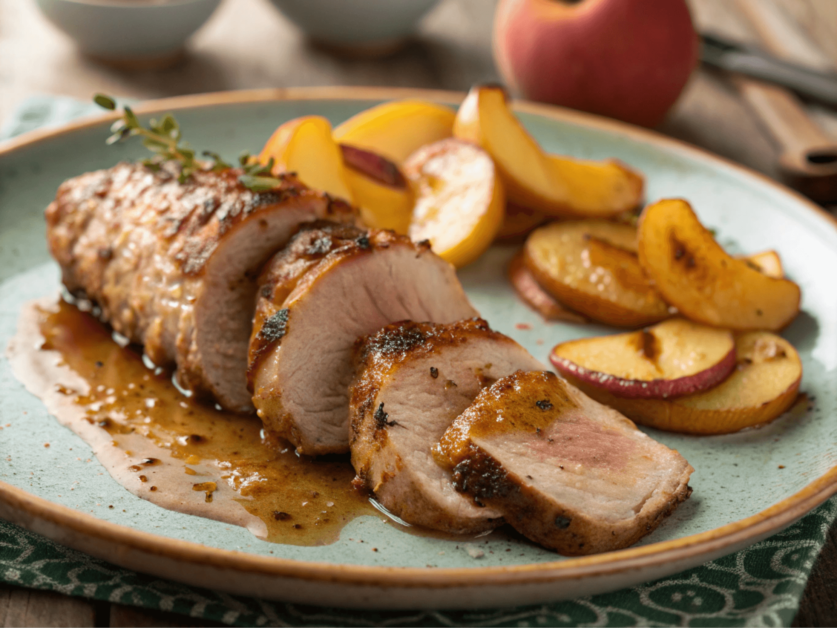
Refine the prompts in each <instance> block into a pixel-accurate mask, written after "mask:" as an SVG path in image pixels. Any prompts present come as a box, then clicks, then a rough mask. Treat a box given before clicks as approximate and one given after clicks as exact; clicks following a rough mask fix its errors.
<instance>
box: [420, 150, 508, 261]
mask: <svg viewBox="0 0 837 628" xmlns="http://www.w3.org/2000/svg"><path fill="white" fill-rule="evenodd" d="M404 172H405V174H406V175H407V178H408V179H409V180H410V182H411V183H412V186H413V190H414V191H415V194H416V201H415V205H414V207H413V215H412V221H411V224H410V230H409V236H410V238H412V239H413V240H414V241H417V242H418V241H421V240H429V241H430V245H431V247H432V248H433V251H435V252H436V253H437V254H438V255H439V256H441V257H442V258H444V259H446V260H447V261H449V262H450V263H451V264H453V265H454V266H457V267H461V266H465V265H466V264H469V263H471V262H473V261H474V260H475V259H477V258H478V257H479V256H480V255H482V254H483V252H485V250H486V249H487V248H488V247H489V246H490V245H491V242H492V241H493V240H494V237H495V236H496V235H497V231H498V230H499V229H500V224H501V222H502V221H503V209H504V207H505V205H506V198H505V192H504V190H503V184H502V183H501V181H500V177H499V176H498V174H497V171H496V169H495V167H494V162H493V161H492V160H491V157H489V156H488V154H487V153H486V152H485V151H484V150H482V149H481V148H479V147H478V146H475V145H474V144H470V143H468V142H463V141H461V140H457V139H453V138H450V139H446V140H441V141H439V142H436V143H434V144H429V145H427V146H424V147H422V148H420V149H419V150H418V151H416V152H415V153H413V155H411V156H410V158H409V159H408V160H407V161H406V162H405V164H404Z"/></svg>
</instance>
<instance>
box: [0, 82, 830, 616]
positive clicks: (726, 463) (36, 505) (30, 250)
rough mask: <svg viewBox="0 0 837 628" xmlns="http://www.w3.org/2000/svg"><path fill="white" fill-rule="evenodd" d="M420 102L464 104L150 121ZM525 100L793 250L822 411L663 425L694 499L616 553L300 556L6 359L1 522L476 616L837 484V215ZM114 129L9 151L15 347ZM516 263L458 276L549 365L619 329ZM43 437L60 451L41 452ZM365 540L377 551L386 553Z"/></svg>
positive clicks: (672, 147) (296, 97) (637, 574)
mask: <svg viewBox="0 0 837 628" xmlns="http://www.w3.org/2000/svg"><path fill="white" fill-rule="evenodd" d="M406 97H410V98H426V99H432V100H437V101H440V102H447V103H450V104H455V103H457V102H458V101H459V100H460V99H461V98H462V95H461V94H453V93H444V92H419V91H405V90H385V89H365V88H362V89H351V88H329V89H304V90H287V91H277V90H269V91H254V92H237V93H225V94H210V95H202V96H190V97H185V98H177V99H172V100H164V101H157V102H151V103H148V104H146V105H145V106H143V107H138V111H139V112H143V113H152V112H160V111H166V110H173V111H176V112H177V117H178V119H179V120H180V121H181V124H182V127H183V129H184V133H185V135H186V137H188V138H189V139H190V141H191V142H192V143H193V144H194V145H195V146H198V147H204V146H206V147H212V148H213V149H215V150H218V151H220V152H221V153H222V154H224V155H225V156H228V157H230V158H232V157H234V156H235V155H237V154H238V152H239V151H240V150H241V149H243V148H247V149H257V148H259V147H260V146H261V145H262V143H263V142H264V139H265V138H266V137H267V136H268V135H269V134H270V133H271V132H272V131H273V129H275V128H276V126H277V125H278V124H280V123H281V122H284V121H285V120H288V119H290V118H293V117H296V116H299V115H303V114H320V115H324V116H326V117H328V118H329V119H330V120H331V121H332V122H333V123H338V122H340V121H342V120H344V119H346V118H347V117H349V116H350V115H352V114H354V113H356V112H358V111H360V110H362V109H365V108H367V107H369V106H371V105H374V104H376V103H377V102H380V101H383V100H389V99H396V98H406ZM517 109H518V111H519V112H520V117H521V119H522V121H523V122H524V124H525V125H526V126H527V128H528V129H529V130H530V131H531V132H532V133H533V134H534V135H535V137H537V139H538V140H539V141H540V142H541V144H542V145H543V146H544V147H545V148H546V149H548V150H550V151H554V152H560V153H566V154H570V155H574V156H578V157H585V158H604V157H618V158H619V159H622V160H624V161H625V162H627V163H629V164H631V165H632V166H634V167H636V168H638V169H639V170H641V171H642V172H644V173H645V175H646V177H647V182H648V185H647V200H648V201H655V200H657V199H659V198H661V197H667V196H679V197H685V198H687V199H689V200H690V201H691V202H692V204H693V205H694V207H695V208H696V210H697V212H698V214H699V215H700V217H701V219H702V220H703V221H704V223H705V224H707V225H709V226H711V227H713V228H716V229H717V230H718V232H719V234H720V235H719V239H720V240H721V242H722V243H724V244H725V245H726V246H728V247H729V248H730V249H732V250H733V251H742V252H743V251H751V252H754V251H759V250H763V249H768V248H774V249H776V250H778V251H779V252H780V254H781V256H782V260H783V262H784V263H785V267H786V269H787V272H788V275H789V276H791V277H792V278H793V279H794V280H796V281H797V282H799V283H800V285H801V286H802V291H803V295H804V296H803V302H802V306H803V308H802V309H803V312H802V314H801V315H800V316H799V317H798V318H797V319H796V320H795V321H794V322H793V324H792V325H791V326H790V327H789V328H788V329H786V330H785V332H784V335H785V337H786V338H788V339H789V340H790V341H791V342H793V344H794V345H795V346H796V347H797V348H798V349H799V352H800V354H801V356H802V360H803V363H804V368H805V375H804V380H803V384H802V390H803V391H805V392H807V393H808V394H809V395H810V396H811V397H812V398H815V403H814V409H813V410H811V411H808V412H806V411H804V410H802V411H794V412H790V413H788V414H787V415H785V416H784V417H782V418H780V419H779V420H777V421H775V422H774V423H772V424H771V425H769V426H767V427H764V428H761V429H758V430H751V431H746V432H743V433H739V434H734V435H730V436H720V437H709V438H697V437H685V436H677V435H673V434H666V433H663V432H653V433H652V436H653V437H654V438H656V439H658V440H660V441H662V442H663V443H665V444H667V445H668V446H670V447H674V448H676V449H678V450H680V451H681V452H682V453H683V454H684V455H685V457H686V458H687V459H688V460H689V462H691V463H692V465H693V466H694V467H695V469H696V472H695V474H694V476H693V479H692V486H693V487H694V495H693V496H692V498H691V499H690V500H688V501H687V502H686V503H685V504H684V505H682V506H681V507H680V508H679V509H678V510H677V511H676V512H675V513H674V515H673V516H672V517H671V518H669V519H668V520H667V521H666V522H665V523H664V524H663V525H662V526H661V527H660V528H659V529H658V530H656V531H655V532H654V533H653V534H652V535H650V536H649V537H647V538H646V539H644V540H643V541H642V542H641V543H640V544H639V545H638V546H635V547H633V548H630V549H627V550H623V551H620V552H612V553H609V554H602V555H598V556H591V557H583V558H572V559H564V558H561V557H559V556H556V555H555V554H553V553H551V552H548V551H545V550H542V549H539V548H537V547H534V546H532V545H530V544H526V543H523V542H520V541H515V540H503V539H499V540H492V541H489V542H488V543H487V544H486V543H481V544H480V548H481V549H483V550H484V551H485V555H484V556H483V557H481V558H474V557H472V554H475V552H472V553H471V554H469V553H468V552H467V551H465V550H463V549H462V548H461V547H460V548H459V549H457V544H456V543H453V542H450V541H444V540H439V539H434V538H427V537H421V536H414V535H409V534H405V533H403V532H399V531H397V530H396V529H394V528H392V527H391V526H386V525H383V524H382V523H381V521H380V520H379V518H375V517H363V518H359V519H355V520H354V521H352V522H351V523H350V524H349V525H348V527H347V528H346V529H344V531H343V534H342V536H341V540H340V541H338V542H337V543H335V544H333V545H327V546H322V547H296V546H286V545H276V544H270V543H266V542H262V541H259V540H258V539H256V538H255V537H253V536H252V535H251V534H250V533H249V532H247V531H246V530H244V529H239V528H236V527H233V526H227V525H224V524H221V523H217V522H215V521H210V520H206V519H201V518H196V517H190V516H188V515H183V514H180V513H177V512H170V511H167V510H163V509H160V508H158V507H156V506H154V505H152V504H150V503H148V502H145V501H143V500H141V499H138V498H136V497H134V496H133V495H131V494H130V493H128V492H127V491H126V490H124V489H123V488H122V487H121V486H120V485H119V484H117V483H116V482H115V481H114V480H113V479H111V477H110V476H109V475H108V474H107V473H106V472H105V471H104V469H103V467H102V466H101V465H100V464H99V463H98V462H97V461H96V460H95V458H92V460H90V461H87V458H88V455H80V454H79V452H85V451H89V449H88V448H87V446H86V445H85V444H84V443H83V442H82V441H81V440H80V439H79V438H78V437H76V436H75V434H73V433H71V432H70V431H69V430H67V429H65V428H63V427H61V426H60V425H59V424H58V423H57V422H56V421H55V419H53V418H52V417H51V416H49V414H48V413H47V412H46V410H45V409H44V407H43V405H42V404H41V402H40V401H39V400H38V399H36V398H34V397H33V396H31V395H30V394H29V393H27V392H26V391H25V390H24V389H23V386H22V385H21V384H19V383H18V382H17V381H16V380H15V379H14V378H13V377H12V374H11V372H10V368H9V364H8V362H7V361H6V360H5V358H0V391H2V405H0V425H3V426H6V425H8V427H4V429H3V430H2V431H0V458H1V459H2V460H3V462H2V465H0V516H2V517H4V518H7V519H9V520H12V521H14V522H16V523H19V524H21V525H23V526H25V527H27V528H30V529H32V530H34V531H36V532H39V533H41V534H44V535H46V536H49V537H51V538H53V539H55V540H57V541H59V542H61V543H64V544H67V545H71V546H73V547H76V548H79V549H81V550H83V551H87V552H89V553H91V554H94V555H96V556H100V557H102V558H105V559H107V560H110V561H112V562H115V563H117V564H119V565H122V566H125V567H128V568H132V569H136V570H139V571H145V572H149V573H153V574H157V575H160V576H164V577H168V578H174V579H177V580H181V581H184V582H188V583H191V584H195V585H201V586H206V587H211V588H216V589H221V590H225V591H229V592H233V593H238V594H244V595H255V596H262V597H266V598H274V599H283V600H292V601H295V602H301V603H302V602H304V603H312V604H318V603H319V604H329V605H336V606H348V607H363V608H410V607H414V608H417V607H435V608H467V607H470V608H473V607H489V606H502V605H512V604H515V605H516V604H524V603H534V602H542V601H548V600H556V599H561V598H569V597H575V596H579V595H588V594H593V593H600V592H604V591H607V590H611V589H616V588H620V587H625V586H629V585H633V584H637V583H639V582H642V581H646V580H650V579H653V578H657V577H661V576H665V575H668V574H672V573H675V572H677V571H680V570H682V569H685V568H688V567H691V566H694V565H697V564H700V563H702V562H704V561H706V560H709V559H711V558H715V557H718V556H720V555H723V554H726V553H729V552H732V551H734V550H737V549H740V548H742V547H745V546H747V545H749V544H751V543H754V542H755V541H757V540H759V539H761V538H764V537H766V536H768V535H770V534H772V533H774V532H776V531H778V530H780V529H782V528H783V527H785V526H787V525H788V524H790V523H791V522H793V521H794V520H796V519H797V518H799V517H800V516H802V515H803V514H805V513H806V512H807V511H809V510H810V509H811V508H813V507H814V506H816V505H817V504H819V503H821V502H823V501H824V500H825V499H826V498H827V497H828V496H830V495H831V494H833V493H834V492H836V491H837V470H836V469H835V466H834V465H835V464H837V462H836V461H835V459H836V458H837V397H836V396H835V395H837V281H835V279H834V276H835V269H837V223H835V221H834V219H833V218H831V217H829V216H828V215H827V214H825V213H824V212H822V211H821V210H820V209H818V208H817V207H816V206H814V205H812V204H811V203H809V202H807V201H806V200H804V199H803V198H801V197H800V196H798V195H796V194H794V193H793V192H790V191H789V190H787V189H785V188H783V187H781V186H779V185H777V184H775V183H773V182H772V181H769V180H767V179H765V178H763V177H761V176H759V175H757V174H755V173H753V172H750V171H747V170H745V169H743V168H740V167H738V166H735V165H733V164H731V163H728V162H725V161H723V160H721V159H719V158H717V157H714V156H712V155H709V154H707V153H704V152H702V151H700V150H697V149H695V148H691V147H689V146H686V145H684V144H681V143H679V142H676V141H673V140H671V139H667V138H664V137H662V136H660V135H657V134H655V133H652V132H649V131H646V130H641V129H637V128H633V127H630V126H627V125H623V124H620V123H616V122H611V121H606V120H602V119H599V118H596V117H592V116H587V115H583V114H579V113H574V112H569V111H564V110H561V109H557V108H552V107H546V106H540V105H533V104H526V103H520V104H519V105H518V107H517ZM110 119H111V118H108V117H98V118H95V119H88V120H84V121H81V122H78V123H74V124H71V125H68V126H66V127H63V128H60V129H57V130H53V131H38V132H34V133H30V134H29V135H26V136H23V137H20V138H19V139H16V140H14V141H13V142H11V143H7V144H5V145H3V146H0V346H2V347H5V346H6V344H7V342H8V339H9V338H10V336H11V335H12V334H13V333H14V329H15V326H16V322H17V317H18V312H19V310H20V307H21V305H22V304H23V303H24V302H25V301H27V300H30V299H33V298H36V297H41V296H44V295H49V294H54V293H56V291H57V290H58V285H59V274H58V269H57V267H56V265H55V264H54V263H53V262H52V261H51V260H50V258H49V256H48V254H47V249H46V243H45V241H44V221H43V209H44V207H45V206H46V205H47V203H48V202H49V201H50V200H51V199H52V196H53V194H54V193H55V189H56V187H57V186H58V185H59V183H61V181H63V180H64V179H66V178H68V177H71V176H74V175H77V174H80V173H82V172H86V171H89V170H94V169H97V168H106V167H109V166H111V165H113V164H114V163H115V162H116V161H117V160H119V159H131V158H135V157H138V156H139V155H141V154H142V150H143V149H142V148H140V147H138V146H137V145H136V144H133V143H132V144H128V145H120V146H116V147H107V146H105V144H104V138H105V137H106V134H107V131H106V128H107V124H108V121H109V120H110ZM512 253H513V249H511V248H496V249H493V250H491V251H490V252H489V253H488V254H486V255H485V256H484V257H483V258H482V259H480V260H479V261H478V262H477V263H475V264H473V265H472V266H470V267H468V268H466V269H465V270H463V271H462V272H461V278H462V281H463V282H464V284H465V286H466V289H467V291H468V294H469V295H470V297H471V298H472V300H473V302H474V304H475V305H476V307H477V308H478V309H479V310H480V311H481V312H482V313H483V316H485V318H487V319H488V320H489V321H490V322H491V324H492V326H494V327H495V328H496V329H499V330H500V331H503V332H505V333H507V334H509V335H510V336H512V337H513V338H515V339H516V340H518V341H519V342H521V343H522V344H523V345H524V346H526V347H527V348H528V349H529V350H530V351H532V352H533V353H534V354H535V355H536V356H538V357H540V358H541V359H544V360H545V359H546V356H547V353H548V351H549V348H550V347H551V346H552V345H554V344H555V343H557V342H559V341H564V340H569V339H571V338H578V337H581V336H585V335H591V334H600V333H605V332H607V330H606V329H605V328H600V327H595V326H577V325H569V324H544V323H543V322H542V321H541V320H540V318H539V316H538V315H536V314H534V313H533V312H531V311H530V310H528V309H527V308H526V307H525V306H523V305H522V304H521V303H520V302H519V301H518V300H517V299H516V298H515V297H514V296H513V295H512V292H511V289H510V287H509V286H508V284H507V282H506V279H505V272H504V269H505V264H506V263H507V261H508V260H509V258H510V256H511V254H512ZM520 323H528V324H529V325H531V329H524V327H526V325H520ZM47 439H48V440H49V442H50V443H51V447H49V448H44V446H43V443H44V442H45V440H47ZM71 448H72V451H70V449H71ZM783 467H784V468H783ZM71 485H72V486H73V487H74V489H75V490H73V491H72V492H71V491H70V490H69V489H70V487H71ZM109 505H113V506H114V508H112V509H111V508H108V506H109ZM123 509H124V510H123ZM350 538H351V539H354V540H351V541H350V540H349V539H350ZM360 539H363V540H366V541H371V540H374V545H375V546H376V547H377V548H378V551H377V552H372V551H370V549H371V546H370V544H369V543H358V542H357V541H358V540H360ZM507 549H509V550H510V551H506V550H507Z"/></svg>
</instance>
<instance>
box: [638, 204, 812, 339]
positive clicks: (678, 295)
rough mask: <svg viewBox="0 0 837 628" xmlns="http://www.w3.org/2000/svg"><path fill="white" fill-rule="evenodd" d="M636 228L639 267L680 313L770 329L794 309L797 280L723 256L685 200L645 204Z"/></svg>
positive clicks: (713, 322)
mask: <svg viewBox="0 0 837 628" xmlns="http://www.w3.org/2000/svg"><path fill="white" fill-rule="evenodd" d="M637 231H638V242H639V262H640V264H641V265H642V268H643V270H645V272H646V274H647V275H648V277H649V278H650V279H651V280H653V282H654V285H655V287H656V288H657V290H659V292H660V294H662V295H663V298H665V300H666V301H668V302H669V303H670V304H671V305H673V306H674V307H676V308H677V309H678V310H679V311H680V312H681V313H682V315H683V316H685V317H687V318H690V319H692V320H694V321H698V322H701V323H705V324H707V325H715V326H717V327H725V328H728V329H734V330H738V331H745V330H758V329H765V330H770V331H776V330H778V329H782V328H783V327H785V326H786V325H787V324H788V323H790V322H791V321H792V320H793V319H794V318H795V317H796V315H797V314H798V313H799V303H800V299H801V291H800V289H799V286H798V285H797V284H795V283H794V282H792V281H789V280H788V279H783V278H776V277H770V276H768V275H766V274H764V273H762V272H761V271H759V270H757V269H755V268H753V267H752V266H751V265H750V263H748V262H747V260H744V259H736V258H734V257H732V256H730V255H728V254H727V253H726V251H724V249H723V248H721V246H720V245H719V244H718V243H717V242H716V241H715V238H714V237H713V235H712V233H711V232H710V231H709V230H708V229H706V228H705V227H704V226H703V225H702V224H701V223H700V220H698V217H697V216H696V215H695V212H694V211H693V210H692V208H691V207H690V206H689V204H688V203H687V202H686V201H684V200H682V199H667V200H662V201H659V202H658V203H654V204H653V205H649V206H648V207H646V208H645V209H644V210H643V212H642V214H641V216H640V218H639V226H638V229H637Z"/></svg>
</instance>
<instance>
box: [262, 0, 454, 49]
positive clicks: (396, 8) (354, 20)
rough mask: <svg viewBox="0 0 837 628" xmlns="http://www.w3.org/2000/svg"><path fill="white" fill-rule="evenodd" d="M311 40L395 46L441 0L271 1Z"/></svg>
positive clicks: (340, 44)
mask: <svg viewBox="0 0 837 628" xmlns="http://www.w3.org/2000/svg"><path fill="white" fill-rule="evenodd" d="M271 2H272V3H273V4H274V6H275V7H276V8H277V9H279V11H281V12H282V14H283V15H284V16H285V17H287V18H288V19H289V20H290V21H291V22H293V23H294V24H296V25H297V26H298V27H299V28H300V29H301V30H302V31H303V32H305V34H306V35H308V36H309V37H310V38H311V39H312V40H314V41H316V42H318V43H321V44H326V45H331V46H337V47H340V48H347V49H352V48H354V49H368V50H370V51H373V50H374V49H376V48H380V49H383V48H387V47H390V46H396V45H397V44H399V43H400V42H402V41H404V39H406V38H407V37H409V36H410V35H412V34H413V32H415V30H416V27H417V26H418V22H419V20H421V18H422V17H424V15H425V14H426V13H427V12H428V11H430V9H431V8H433V6H434V5H435V4H436V3H437V2H438V0H271Z"/></svg>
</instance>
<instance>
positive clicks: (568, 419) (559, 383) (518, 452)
mask: <svg viewBox="0 0 837 628" xmlns="http://www.w3.org/2000/svg"><path fill="white" fill-rule="evenodd" d="M434 453H435V454H436V459H437V460H438V461H440V463H442V464H444V465H445V466H446V467H447V468H448V469H450V470H451V471H452V473H453V478H454V485H455V486H456V489H457V490H459V491H462V492H465V493H467V494H469V495H471V496H473V497H475V498H476V499H478V500H480V501H481V502H483V503H485V504H486V505H487V506H489V507H492V508H496V509H497V510H498V511H500V512H501V513H502V514H503V516H504V517H505V519H506V521H507V522H508V523H510V524H511V525H512V526H514V527H515V528H516V529H517V530H518V531H519V532H520V533H522V534H524V535H526V536H527V537H529V538H530V539H532V540H533V541H535V542H537V543H540V544H541V545H544V546H546V547H549V548H551V549H554V550H556V551H558V552H560V553H561V554H568V555H579V554H592V553H596V552H605V551H610V550H616V549H621V548H623V547H627V546H628V545H631V544H633V543H636V542H637V541H638V540H639V539H640V538H642V537H643V536H645V535H646V534H648V533H649V532H651V531H652V530H654V528H656V527H657V526H658V525H659V524H660V522H661V521H662V520H663V519H664V518H665V517H666V516H668V515H669V514H671V512H672V511H673V510H674V509H675V508H676V507H677V505H678V504H679V503H680V502H682V501H683V500H685V499H686V498H688V497H689V495H690V494H691V489H690V488H689V486H688V481H689V476H690V475H691V473H692V471H693V469H692V467H691V466H690V465H689V463H688V462H686V460H685V459H684V458H683V456H681V455H680V454H679V453H677V452H676V451H673V450H671V449H669V448H668V447H666V446H665V445H661V444H660V443H657V442H656V441H654V440H652V439H651V438H649V437H648V436H646V435H645V434H643V433H642V432H640V431H639V430H638V429H636V426H635V425H634V424H633V423H632V422H631V421H629V420H628V419H626V418H625V417H623V416H622V415H621V414H619V413H618V412H616V411H615V410H612V409H611V408H608V407H606V406H603V405H601V404H599V403H597V402H595V401H593V400H592V399H590V398H589V397H587V396H586V395H584V394H583V393H581V392H580V391H578V390H577V389H576V388H574V387H573V386H571V385H570V384H568V383H567V382H566V381H564V380H563V379H560V378H559V377H558V376H556V375H554V374H553V373H547V372H529V373H524V372H518V373H515V374H513V375H510V376H508V377H504V378H503V379H500V380H498V381H497V382H495V383H494V384H493V385H492V386H491V387H489V388H486V389H485V390H483V391H482V392H481V393H480V395H479V396H478V397H477V398H476V400H475V401H474V403H473V404H472V405H471V406H470V407H469V408H468V409H467V410H465V411H464V412H463V413H462V414H461V415H460V416H459V417H458V418H457V419H456V420H455V421H454V422H453V424H452V425H451V426H450V428H448V430H447V431H446V432H445V434H444V436H443V437H442V439H441V441H440V443H439V445H438V447H437V448H436V449H435V450H434Z"/></svg>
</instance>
